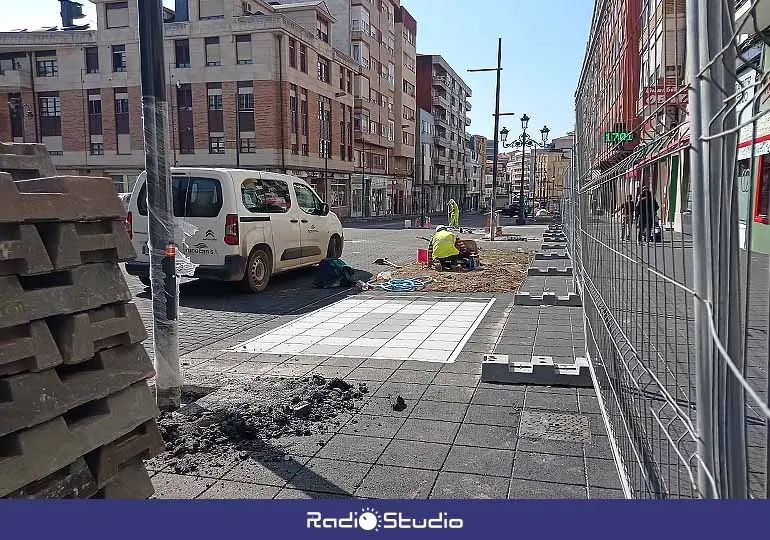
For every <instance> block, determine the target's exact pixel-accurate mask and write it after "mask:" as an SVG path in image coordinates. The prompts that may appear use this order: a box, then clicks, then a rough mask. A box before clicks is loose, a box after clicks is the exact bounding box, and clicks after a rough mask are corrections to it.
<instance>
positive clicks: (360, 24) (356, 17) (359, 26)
mask: <svg viewBox="0 0 770 540" xmlns="http://www.w3.org/2000/svg"><path fill="white" fill-rule="evenodd" d="M350 29H351V30H352V31H354V32H365V33H367V34H368V33H369V11H368V10H367V9H364V8H363V7H361V6H353V7H352V8H351V10H350Z"/></svg>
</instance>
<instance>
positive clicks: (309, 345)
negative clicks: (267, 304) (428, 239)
mask: <svg viewBox="0 0 770 540" xmlns="http://www.w3.org/2000/svg"><path fill="white" fill-rule="evenodd" d="M494 301H495V300H494V299H490V300H478V299H467V300H466V299H463V300H440V299H436V300H426V299H420V300H411V299H409V298H387V299H382V298H378V299H374V298H371V297H368V298H349V299H346V300H342V301H340V302H337V303H335V304H332V305H330V306H327V307H324V308H321V309H319V310H316V311H313V312H311V313H308V314H307V315H304V316H302V317H299V318H297V319H294V320H293V321H291V322H289V323H286V324H285V325H283V326H280V327H278V328H276V329H274V330H271V331H270V332H267V333H265V334H262V335H260V336H257V337H255V338H253V339H250V340H248V341H246V342H244V343H241V344H240V345H236V346H235V347H233V348H232V349H230V350H231V351H233V352H243V353H268V354H291V355H304V356H334V357H343V358H345V357H356V358H361V357H365V358H376V359H393V360H407V359H410V360H418V361H421V362H440V363H452V362H454V361H455V358H457V355H459V354H460V351H462V349H463V347H464V346H465V344H466V343H467V341H468V340H469V339H470V337H471V335H472V334H473V331H474V330H475V329H476V328H477V327H478V325H479V324H480V323H481V320H482V319H483V318H484V316H485V315H486V314H487V311H489V308H490V307H492V304H493V303H494Z"/></svg>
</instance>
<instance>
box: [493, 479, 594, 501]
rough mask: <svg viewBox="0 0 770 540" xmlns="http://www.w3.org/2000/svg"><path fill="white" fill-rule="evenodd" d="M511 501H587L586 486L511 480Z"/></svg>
mask: <svg viewBox="0 0 770 540" xmlns="http://www.w3.org/2000/svg"><path fill="white" fill-rule="evenodd" d="M508 498H509V499H586V498H588V494H587V493H586V488H585V486H582V485H569V484H556V483H551V482H540V481H535V480H522V479H518V478H514V479H512V480H511V486H510V490H509V492H508Z"/></svg>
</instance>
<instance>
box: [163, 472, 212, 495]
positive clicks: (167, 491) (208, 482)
mask: <svg viewBox="0 0 770 540" xmlns="http://www.w3.org/2000/svg"><path fill="white" fill-rule="evenodd" d="M215 482H216V480H214V479H212V478H202V477H198V476H188V475H181V474H172V473H163V472H160V473H158V474H156V475H154V476H153V477H152V485H153V487H154V488H155V495H154V496H153V497H154V498H156V499H194V498H195V497H197V496H198V495H200V494H201V493H203V492H204V491H205V490H206V489H208V488H209V487H210V486H212V485H213V484H214V483H215Z"/></svg>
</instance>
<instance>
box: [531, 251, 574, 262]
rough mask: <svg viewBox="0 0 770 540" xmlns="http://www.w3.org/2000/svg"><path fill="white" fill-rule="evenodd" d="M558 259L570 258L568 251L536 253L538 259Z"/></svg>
mask: <svg viewBox="0 0 770 540" xmlns="http://www.w3.org/2000/svg"><path fill="white" fill-rule="evenodd" d="M557 259H569V255H568V254H567V252H565V251H562V252H558V251H551V252H548V253H535V260H536V261H553V260H557Z"/></svg>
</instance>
